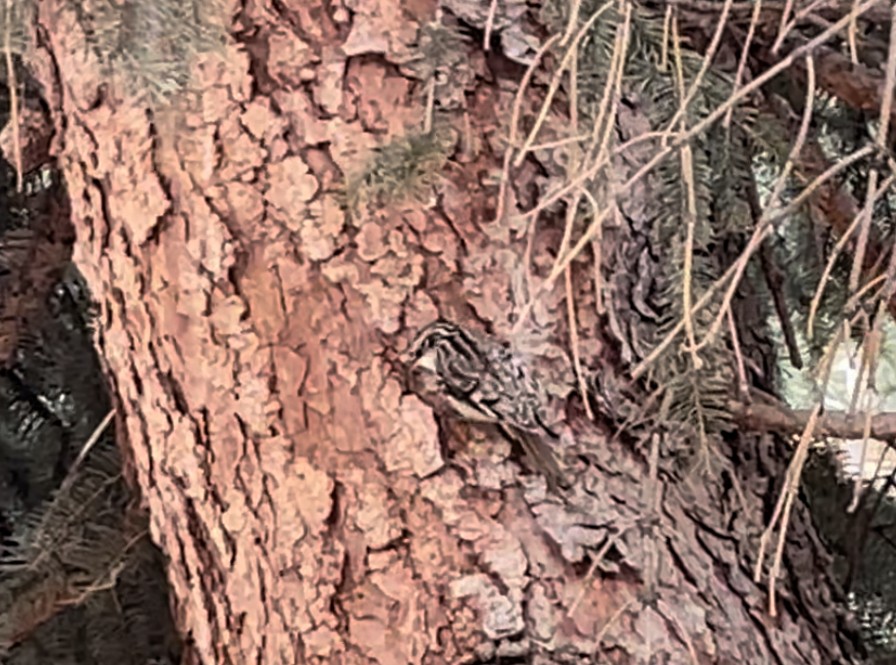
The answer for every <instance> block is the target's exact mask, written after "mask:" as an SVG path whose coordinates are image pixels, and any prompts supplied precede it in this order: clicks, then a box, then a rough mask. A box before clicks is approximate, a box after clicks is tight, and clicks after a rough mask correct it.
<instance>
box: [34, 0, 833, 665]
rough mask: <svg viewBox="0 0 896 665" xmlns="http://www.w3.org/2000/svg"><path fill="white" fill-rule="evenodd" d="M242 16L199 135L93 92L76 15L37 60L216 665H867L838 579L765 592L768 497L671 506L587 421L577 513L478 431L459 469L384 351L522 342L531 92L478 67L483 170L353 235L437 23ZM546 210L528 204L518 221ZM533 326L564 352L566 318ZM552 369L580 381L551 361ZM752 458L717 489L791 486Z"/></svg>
mask: <svg viewBox="0 0 896 665" xmlns="http://www.w3.org/2000/svg"><path fill="white" fill-rule="evenodd" d="M88 4H89V3H88ZM481 9H483V10H484V9H486V7H485V6H483V7H482V8H481ZM239 10H240V12H239V20H240V22H241V24H242V27H243V30H242V32H241V34H244V35H248V34H251V35H253V36H252V38H251V41H249V42H247V43H244V44H243V45H242V48H238V47H237V45H236V44H235V43H231V44H230V45H228V46H227V48H226V49H225V51H224V52H223V53H222V54H221V55H220V56H215V57H209V58H208V60H207V61H206V62H205V63H204V64H203V66H202V67H201V68H200V69H199V70H198V74H197V76H198V77H199V80H198V84H199V86H200V89H201V91H202V107H201V110H184V111H178V112H171V111H169V112H161V111H158V110H157V112H156V113H155V114H153V115H152V116H148V115H147V113H146V112H145V110H144V109H143V108H138V107H136V106H133V105H131V104H130V103H128V102H127V101H125V100H121V99H119V98H118V97H117V96H116V95H115V91H114V89H113V88H108V87H107V88H106V92H105V93H101V92H100V90H101V88H102V85H101V84H102V81H101V80H100V76H99V74H98V72H99V71H100V68H99V66H98V63H97V62H96V61H95V60H94V59H93V56H92V55H91V53H90V52H89V51H87V50H85V49H82V48H77V47H75V46H73V45H76V44H79V43H80V41H79V40H82V39H83V31H82V28H81V26H80V25H79V23H78V21H77V15H76V12H74V11H73V10H72V8H71V7H70V3H65V2H61V0H55V1H48V2H45V3H42V4H41V21H42V24H43V25H44V26H45V28H46V35H47V40H48V41H47V42H46V44H45V45H44V46H43V47H42V48H41V49H40V50H39V53H38V54H37V63H38V70H39V71H38V74H39V76H40V78H41V80H42V81H43V83H44V84H45V88H46V92H47V96H48V101H49V103H50V106H51V111H52V114H53V119H54V121H55V130H56V135H55V142H54V150H55V151H56V153H57V155H58V158H59V160H60V164H61V166H62V168H63V170H64V173H65V178H66V182H67V184H68V188H69V193H70V196H71V200H72V214H73V220H74V224H75V227H76V229H77V233H78V243H77V245H76V250H75V256H76V259H77V261H78V264H79V266H80V267H81V269H82V271H83V273H84V274H85V276H86V278H87V279H88V281H89V283H90V284H91V286H92V288H93V290H94V293H95V295H96V296H97V298H98V299H99V301H100V303H101V306H102V316H101V322H100V324H101V334H100V340H99V341H100V346H101V351H102V354H103V356H104V358H105V361H106V364H107V367H108V372H109V376H110V380H111V382H112V387H113V390H114V393H115V395H116V397H117V403H118V412H119V414H120V415H119V417H120V422H119V425H120V431H122V432H125V433H126V439H127V441H126V442H125V443H124V444H123V445H126V446H127V449H128V450H129V451H130V454H131V457H132V460H133V465H134V467H135V469H136V471H137V476H138V478H139V483H140V485H141V487H142V489H143V491H144V495H145V501H146V503H147V505H148V507H149V511H150V515H151V528H152V537H153V539H154V540H155V541H156V542H157V543H158V544H159V545H160V546H161V548H162V549H163V550H164V551H165V552H166V553H167V555H168V556H169V557H170V566H169V578H170V582H171V585H172V588H173V591H174V594H175V595H176V597H177V599H178V604H177V612H178V617H179V623H180V625H181V626H182V628H183V630H184V632H185V634H187V635H189V636H190V638H191V639H192V641H193V645H194V654H195V657H196V660H197V661H199V662H203V663H229V662H233V663H248V662H263V663H297V662H321V663H340V662H344V663H373V662H378V663H383V664H386V663H389V664H391V663H395V664H405V663H459V662H474V661H475V660H476V659H477V658H479V659H487V658H491V657H494V656H496V655H501V656H511V655H524V656H527V655H531V654H533V653H535V652H539V651H543V652H546V653H550V654H553V657H554V658H555V659H556V660H557V661H560V660H561V658H562V656H561V655H560V654H562V653H573V654H576V655H575V656H571V657H570V658H574V659H579V660H581V661H582V662H591V659H592V658H594V657H598V656H596V655H595V654H598V653H600V656H599V657H600V658H601V659H603V660H604V662H645V663H646V662H648V661H649V660H650V659H652V658H662V657H665V658H667V659H668V660H669V662H689V661H690V662H719V663H730V662H736V661H739V662H751V663H752V662H755V663H759V662H773V660H772V659H773V658H778V659H780V661H781V662H818V658H820V659H821V660H822V661H825V662H833V661H835V660H838V659H839V658H841V657H845V656H844V654H843V652H842V650H841V646H840V645H839V644H838V642H837V639H838V637H839V635H838V634H837V625H838V624H837V612H838V611H839V608H838V606H837V605H836V604H835V603H834V602H833V601H832V600H831V598H830V595H829V594H828V595H825V594H826V593H827V592H828V589H827V587H826V586H825V585H826V584H827V582H826V581H825V580H821V581H816V584H815V585H810V586H809V587H807V588H806V589H805V590H798V589H793V590H791V591H789V592H788V591H787V590H786V589H783V588H782V589H779V592H780V593H782V594H783V596H784V598H785V600H784V602H783V605H784V606H785V610H784V611H783V612H782V615H781V616H780V617H778V619H776V620H772V619H769V618H768V617H767V615H766V613H765V609H764V596H763V593H762V590H761V589H760V588H758V587H757V586H756V585H754V584H753V583H752V582H751V581H750V579H749V569H750V567H749V562H748V556H749V554H748V553H749V552H750V551H752V545H751V543H752V542H753V541H752V540H751V538H752V537H753V536H754V535H755V533H756V530H757V525H758V523H759V520H760V519H761V516H762V510H761V505H762V501H763V496H764V493H765V492H766V491H767V490H766V489H765V483H764V482H761V483H758V484H757V485H756V486H748V487H746V488H745V489H746V492H745V494H744V495H743V496H740V497H739V498H738V502H740V501H746V503H745V504H744V503H741V504H739V507H735V504H736V502H735V500H734V499H733V498H732V497H730V496H728V494H729V493H728V492H727V491H726V490H725V489H724V488H723V487H722V482H721V481H715V480H713V481H707V482H705V483H703V484H701V483H695V486H693V487H691V486H688V487H686V488H684V487H682V486H676V487H674V488H666V486H665V484H664V481H663V480H662V478H657V476H656V474H655V473H654V474H651V473H650V471H649V468H648V466H647V465H646V464H645V463H643V462H642V461H641V457H640V456H639V455H638V454H635V453H634V452H633V451H632V450H630V449H629V448H627V447H626V446H625V445H624V444H623V443H621V442H620V441H618V440H614V441H612V442H610V441H607V440H606V437H604V436H603V435H602V434H601V433H600V432H599V431H597V430H595V429H594V427H593V426H591V425H589V424H587V423H585V422H584V421H583V420H582V419H581V418H580V417H578V416H575V415H574V414H573V417H572V419H571V431H572V433H573V434H574V435H575V438H576V444H577V446H578V447H579V449H581V450H585V451H588V461H587V462H586V461H585V460H584V459H581V460H579V461H578V462H577V466H574V467H573V468H572V469H571V473H573V474H576V486H575V490H574V494H573V495H572V496H571V497H570V498H569V499H568V500H567V501H565V502H561V501H559V500H557V499H556V498H553V497H549V496H546V495H545V494H544V489H543V484H542V482H541V481H540V480H539V479H538V478H532V477H528V478H526V479H523V480H520V481H517V480H516V479H515V476H516V475H517V474H518V473H519V471H520V469H519V466H518V465H517V463H516V462H515V461H513V460H511V459H510V458H509V457H508V450H507V446H506V444H504V443H503V442H502V441H500V440H494V439H491V438H488V437H484V436H480V435H475V433H474V435H471V438H473V439H474V440H473V441H472V442H471V443H470V444H469V445H470V446H472V447H473V448H476V449H475V450H466V451H465V450H453V451H452V453H451V455H452V456H454V458H455V462H456V463H455V464H450V465H449V464H448V463H447V462H446V454H447V453H445V452H444V451H443V449H442V447H441V445H440V441H439V435H438V434H439V433H438V428H437V425H436V422H435V420H434V418H433V416H432V414H431V412H430V411H429V409H428V408H426V407H425V406H424V405H423V404H422V402H421V401H420V400H419V399H417V398H416V397H414V396H410V395H407V394H404V393H403V392H402V387H401V384H400V382H399V380H398V377H397V376H396V374H395V372H394V371H393V368H392V366H391V365H390V363H389V362H388V361H387V358H388V357H389V350H388V347H389V346H390V345H393V344H394V345H401V344H403V343H405V342H406V339H407V331H406V329H414V328H416V327H417V326H418V325H420V324H422V323H425V322H427V321H429V320H430V319H432V318H434V316H435V315H436V314H437V313H442V314H449V315H466V316H468V317H470V316H471V313H475V314H476V315H477V316H478V317H479V318H481V319H483V320H486V321H489V322H491V323H493V324H494V327H495V328H496V330H497V331H498V332H506V331H507V330H509V327H510V325H509V319H508V312H507V303H508V300H509V299H510V298H511V296H512V295H515V292H516V290H518V289H521V288H522V287H521V286H520V285H519V284H518V283H516V282H514V280H513V276H514V275H518V274H519V273H518V272H517V266H518V264H519V257H520V255H521V253H522V251H523V245H524V242H523V241H522V240H520V238H519V231H520V229H519V228H517V227H514V226H513V224H514V223H515V222H514V221H513V220H512V218H511V217H510V216H507V217H506V218H505V219H502V220H499V221H493V211H494V208H495V203H494V201H495V195H496V193H497V187H496V186H495V180H494V176H495V175H496V174H497V173H498V172H499V169H500V164H501V157H502V150H503V146H502V145H501V143H500V141H499V140H498V139H497V136H498V132H499V131H501V130H500V127H501V122H502V121H503V119H502V120H498V119H497V118H498V109H501V108H503V109H507V108H509V106H510V103H511V100H512V96H513V93H514V92H515V85H516V81H515V80H513V79H509V78H508V79H506V80H505V81H503V82H496V81H495V74H494V72H493V70H492V69H491V68H490V66H489V65H488V64H487V63H486V59H485V56H484V55H483V53H482V52H481V51H480V49H479V46H478V45H476V44H472V43H471V44H468V45H467V48H468V49H469V57H468V59H469V61H470V64H469V65H468V66H467V67H468V69H464V70H463V72H462V73H463V74H465V75H466V78H463V76H461V80H460V83H458V85H461V84H463V85H465V86H466V90H465V91H466V93H467V94H466V95H458V98H459V100H460V101H459V103H461V104H462V105H463V106H460V107H455V108H456V110H455V111H454V112H453V113H452V114H451V117H452V120H453V123H454V124H455V125H456V126H457V127H460V128H462V130H463V131H462V132H461V134H462V137H463V138H462V141H460V142H459V145H461V146H462V147H461V148H460V149H458V151H457V158H456V159H453V160H452V162H451V164H450V166H447V167H446V168H445V169H444V171H443V173H442V174H441V176H442V178H441V179H440V180H439V182H438V184H437V186H436V191H437V193H438V197H437V200H435V201H425V202H423V203H420V204H414V205H411V204H408V205H406V206H399V205H397V204H396V205H393V206H392V207H391V208H388V209H385V210H382V211H380V212H378V213H375V214H371V215H362V216H360V217H351V216H349V215H347V214H346V212H345V211H344V208H343V206H342V202H343V200H344V197H343V196H342V194H341V192H340V191H339V189H338V185H339V183H340V182H341V181H342V179H343V178H344V177H351V176H352V175H353V174H356V173H357V172H358V170H359V169H360V168H361V165H363V164H364V163H365V162H366V161H367V160H368V159H369V158H370V156H371V155H372V150H373V149H374V148H375V147H378V146H382V145H384V144H386V143H388V142H389V141H390V140H392V139H394V138H395V137H400V136H405V135H407V134H409V133H413V132H415V131H419V129H420V128H421V124H422V121H421V118H422V116H423V109H424V101H425V89H424V87H423V86H422V85H420V84H419V82H418V81H415V80H413V79H411V78H408V77H406V76H405V75H403V74H402V73H401V72H400V70H399V67H398V65H397V64H396V63H399V62H405V61H406V60H407V57H408V56H409V55H410V54H411V52H412V47H411V44H412V41H413V40H414V38H415V36H416V31H417V26H418V24H419V22H421V21H425V20H429V19H430V18H431V17H433V16H434V14H435V6H433V5H431V4H428V3H424V2H420V3H413V4H411V5H407V4H406V3H401V2H397V1H394V2H393V1H391V0H381V1H379V2H376V1H371V2H364V3H354V5H353V7H352V13H351V15H349V13H348V12H347V11H346V10H344V9H341V8H337V7H335V6H333V5H330V4H327V3H323V4H321V3H309V2H298V1H296V2H281V3H272V4H267V3H260V4H246V5H244V6H240V7H239ZM85 11H89V7H86V8H85ZM483 16H484V13H483ZM250 27H251V28H252V29H250ZM255 29H257V31H256V30H255ZM384 54H385V55H384ZM504 65H505V66H506V67H507V69H508V70H509V71H512V72H516V71H517V69H516V68H515V67H514V66H513V65H512V64H510V63H504ZM525 168H528V169H530V170H531V171H533V173H531V174H530V179H531V180H534V178H535V177H536V174H535V173H534V169H533V168H532V167H531V165H529V166H526V167H524V169H525ZM524 175H525V173H524ZM530 196H531V193H530V192H529V191H527V190H526V188H524V187H522V186H521V187H520V188H519V189H518V190H517V191H514V192H510V198H511V202H510V203H511V204H512V205H516V204H517V203H519V202H520V201H522V202H525V201H526V200H527V197H530ZM583 316H587V315H583ZM534 318H535V319H536V320H540V321H542V322H549V323H550V326H551V327H548V326H547V325H545V329H546V331H547V332H546V333H545V334H544V337H545V339H547V338H549V337H550V336H552V335H555V334H556V331H557V330H559V329H561V326H558V325H556V321H562V320H563V309H562V303H561V301H560V297H559V295H558V296H555V297H554V298H553V299H546V300H545V302H544V303H542V305H541V306H540V308H537V309H536V311H535V313H534ZM530 343H531V345H533V346H538V345H540V347H541V350H546V351H547V352H548V353H546V354H544V355H548V356H550V354H551V353H553V354H554V356H553V357H554V358H555V359H556V360H557V363H556V364H557V365H558V366H559V365H561V364H563V363H561V362H560V360H562V358H561V357H560V355H559V352H558V351H557V349H559V348H560V347H559V346H558V344H557V343H556V342H551V343H548V342H543V341H542V340H541V339H540V338H533V340H530ZM591 352H592V353H596V349H591ZM564 362H565V361H564ZM556 385H557V386H559V388H557V390H559V389H560V388H562V387H563V381H562V380H561V379H557V382H556ZM754 443H755V444H756V446H757V447H758V449H759V450H760V454H758V455H752V453H751V454H750V455H749V456H748V460H747V461H746V462H745V463H744V464H743V466H742V467H741V470H737V471H735V470H734V467H733V465H732V463H731V462H730V461H724V462H722V463H721V464H722V466H723V469H722V472H721V475H723V476H724V475H725V474H730V475H731V477H735V476H737V475H739V474H744V473H746V474H747V475H752V476H754V477H762V476H763V475H768V474H773V473H775V472H776V471H775V470H773V469H770V468H768V467H767V466H766V465H767V460H768V459H770V458H772V457H774V455H772V454H771V452H770V451H772V450H773V446H772V444H771V443H769V442H768V441H759V442H754ZM719 445H720V451H721V452H720V455H721V456H722V457H723V458H725V457H726V456H734V454H735V453H734V452H733V451H731V450H729V449H727V447H726V446H725V444H723V443H722V442H719ZM744 455H747V453H744ZM465 466H466V467H468V470H471V471H472V472H473V473H475V481H476V482H468V481H467V480H466V479H468V478H471V477H472V476H466V475H465V473H464V472H463V467H465ZM744 469H746V470H745V471H744ZM793 524H795V525H796V526H794V527H793V530H794V533H793V534H792V536H791V537H792V539H793V541H794V542H795V543H796V554H795V557H796V560H797V561H798V563H799V565H800V566H803V567H805V568H806V569H808V570H815V569H816V568H817V567H821V564H820V563H818V559H819V558H820V557H822V556H823V555H822V553H821V550H820V548H819V546H818V544H817V542H816V541H815V540H814V536H813V533H812V532H811V530H809V529H807V528H806V527H805V524H806V520H805V516H804V515H803V516H802V517H795V518H794V520H793ZM732 525H733V527H732ZM732 529H733V533H734V534H735V535H734V536H732V535H729V534H730V533H731V532H732ZM602 548H603V550H604V553H603V554H602V555H601V556H604V560H603V562H602V564H601V566H600V567H599V569H598V570H597V571H592V572H591V574H588V575H586V574H585V570H586V569H587V568H588V567H589V562H590V561H593V560H595V559H596V558H597V557H598V553H599V551H601V549H602ZM782 586H783V585H782ZM818 589H822V591H819V590H818ZM580 594H581V597H579V596H580ZM576 601H577V602H576ZM573 604H575V609H574V611H573V610H571V609H570V608H571V607H572V606H573ZM805 616H811V617H812V621H813V622H814V623H809V622H807V621H805V620H804V618H805Z"/></svg>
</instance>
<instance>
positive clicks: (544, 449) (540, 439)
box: [406, 319, 564, 489]
mask: <svg viewBox="0 0 896 665" xmlns="http://www.w3.org/2000/svg"><path fill="white" fill-rule="evenodd" d="M406 360H407V361H408V364H409V370H410V371H409V377H408V378H409V383H410V387H411V389H412V390H413V391H414V392H415V393H417V394H418V395H419V396H420V397H421V398H423V399H424V400H425V401H426V402H427V403H428V404H429V405H430V406H432V407H433V409H435V410H436V411H437V412H441V413H442V414H443V415H454V416H456V417H460V418H461V419H464V420H468V421H472V422H478V423H488V424H492V425H495V426H497V427H498V429H499V430H500V431H501V433H502V434H503V435H504V436H505V437H507V438H508V439H510V440H511V441H512V442H516V443H518V444H519V445H520V446H521V447H522V448H523V450H524V451H525V453H526V456H527V457H528V458H529V461H530V463H531V464H532V465H533V466H534V467H535V468H536V469H537V470H538V471H540V472H541V473H543V474H544V475H545V478H546V479H547V481H548V484H549V486H551V488H552V489H555V488H556V487H557V486H558V485H563V484H564V483H563V475H562V473H561V471H560V468H559V466H558V465H557V461H556V459H555V458H554V455H553V453H552V451H551V449H550V447H549V445H548V444H547V443H546V441H545V439H550V440H553V441H557V440H558V439H559V437H558V435H557V434H556V432H554V431H553V430H552V429H551V428H550V427H548V425H547V424H546V423H545V418H544V414H543V411H542V400H543V395H544V392H543V390H542V389H541V387H540V386H539V384H538V381H537V380H536V378H535V377H534V376H533V375H532V374H531V373H530V372H529V370H528V368H527V367H526V365H525V363H524V362H523V360H522V359H521V358H520V357H519V356H517V355H515V354H514V353H513V352H512V351H511V350H510V348H509V347H508V346H507V345H504V344H501V343H499V342H496V341H494V340H490V339H487V338H485V337H483V336H481V335H477V334H476V333H474V332H472V331H470V330H467V329H465V328H462V327H461V326H459V325H457V324H454V323H451V322H449V321H446V320H444V319H439V320H437V321H435V322H433V323H431V324H429V325H428V326H426V327H425V328H423V330H421V331H420V333H419V334H418V335H417V337H416V339H415V340H414V342H413V344H412V345H411V348H410V350H409V351H408V353H407V357H406Z"/></svg>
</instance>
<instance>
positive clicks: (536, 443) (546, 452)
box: [501, 426, 569, 492]
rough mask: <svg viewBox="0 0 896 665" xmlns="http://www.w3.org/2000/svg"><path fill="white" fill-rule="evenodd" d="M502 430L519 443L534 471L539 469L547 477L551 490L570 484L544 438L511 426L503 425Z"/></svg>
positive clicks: (554, 490)
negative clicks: (510, 428) (511, 428)
mask: <svg viewBox="0 0 896 665" xmlns="http://www.w3.org/2000/svg"><path fill="white" fill-rule="evenodd" d="M501 431H502V433H503V434H504V435H505V436H506V437H507V438H508V439H510V440H511V441H515V442H517V443H519V446H520V448H522V449H523V452H524V453H525V455H526V460H527V463H528V464H529V466H530V467H531V468H532V470H533V471H537V472H538V473H540V474H542V475H543V476H544V477H545V480H547V483H548V487H549V488H550V490H551V491H553V492H556V491H557V490H559V489H560V488H561V487H568V486H569V483H568V482H567V481H566V478H565V477H564V475H563V471H562V470H561V469H560V465H559V464H558V462H557V457H556V455H554V451H553V450H551V446H550V445H548V443H547V442H546V441H545V440H544V439H543V438H541V437H539V436H536V435H534V434H532V433H529V432H522V431H520V430H516V429H514V430H513V431H510V430H509V428H506V427H503V426H502V427H501Z"/></svg>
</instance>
